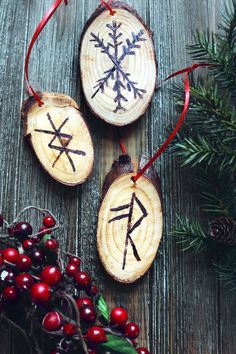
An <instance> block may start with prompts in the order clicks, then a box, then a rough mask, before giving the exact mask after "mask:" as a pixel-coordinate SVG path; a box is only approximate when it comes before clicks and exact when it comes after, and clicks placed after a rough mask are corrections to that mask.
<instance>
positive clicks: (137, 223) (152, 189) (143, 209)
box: [97, 155, 162, 283]
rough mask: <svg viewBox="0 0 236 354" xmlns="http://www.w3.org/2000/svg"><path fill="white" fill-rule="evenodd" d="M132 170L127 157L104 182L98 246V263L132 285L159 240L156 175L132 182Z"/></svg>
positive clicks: (144, 268) (159, 209) (149, 263)
mask: <svg viewBox="0 0 236 354" xmlns="http://www.w3.org/2000/svg"><path fill="white" fill-rule="evenodd" d="M124 159H126V161H124ZM140 167H141V166H140ZM133 171H134V170H133V166H132V164H131V162H130V159H129V157H128V156H127V155H123V156H121V157H120V160H119V161H116V162H115V163H114V164H113V167H112V171H111V172H110V173H109V174H108V175H107V177H106V179H105V183H104V194H103V200H102V204H101V207H100V210H99V217H98V228H97V247H98V252H99V256H100V259H101V262H102V263H103V265H104V267H105V269H106V271H107V272H108V273H109V274H110V275H111V276H112V277H113V278H115V279H116V280H117V281H119V282H122V283H132V282H134V281H136V280H137V279H139V278H140V277H141V276H143V274H144V273H146V271H147V270H148V269H149V268H150V266H151V264H152V262H153V260H154V258H155V256H156V253H157V250H158V247H159V243H160V240H161V237H162V206H161V199H160V189H159V182H158V178H157V175H156V174H155V173H154V171H152V170H149V173H148V175H145V176H142V177H141V178H140V179H139V180H138V181H137V182H136V183H133V182H132V181H131V177H132V176H133V175H134V173H133Z"/></svg>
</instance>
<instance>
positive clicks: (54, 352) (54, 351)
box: [50, 349, 62, 354]
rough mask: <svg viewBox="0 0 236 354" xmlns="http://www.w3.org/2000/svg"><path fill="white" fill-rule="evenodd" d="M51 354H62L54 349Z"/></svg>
mask: <svg viewBox="0 0 236 354" xmlns="http://www.w3.org/2000/svg"><path fill="white" fill-rule="evenodd" d="M50 354H62V353H61V351H60V350H59V349H54V350H53V351H51V352H50Z"/></svg>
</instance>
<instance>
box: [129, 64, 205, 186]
mask: <svg viewBox="0 0 236 354" xmlns="http://www.w3.org/2000/svg"><path fill="white" fill-rule="evenodd" d="M207 66H211V65H210V64H193V65H192V66H190V67H188V68H185V69H182V70H179V71H176V72H174V73H173V74H171V75H169V76H168V77H167V78H166V79H164V80H163V82H164V81H167V80H169V79H171V78H172V77H175V76H177V75H180V74H184V73H186V78H185V100H184V108H183V111H182V113H181V115H180V117H179V120H178V122H177V124H176V126H175V128H174V130H173V131H172V132H171V134H170V135H169V136H168V138H167V139H166V141H165V142H164V144H163V145H162V146H161V147H160V148H159V149H158V151H157V152H156V153H155V154H154V155H153V157H152V158H151V159H150V160H149V161H148V162H147V164H146V165H145V166H144V167H143V168H142V169H141V170H140V171H139V172H138V173H137V174H136V176H133V177H132V181H133V182H136V181H137V180H138V179H139V178H140V177H141V176H142V175H143V174H144V172H145V171H146V170H147V169H148V168H149V167H151V165H152V164H153V163H154V161H156V159H157V158H158V157H159V156H160V155H161V154H162V153H163V152H164V151H165V150H166V148H167V146H168V145H169V144H170V143H171V141H172V140H173V139H174V137H175V136H176V134H177V133H178V131H179V129H180V127H181V125H182V123H183V121H184V118H185V116H186V114H187V112H188V108H189V101H190V84H189V74H190V73H191V72H192V71H193V70H195V69H198V68H199V67H207Z"/></svg>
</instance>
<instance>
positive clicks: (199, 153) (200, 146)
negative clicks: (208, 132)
mask: <svg viewBox="0 0 236 354" xmlns="http://www.w3.org/2000/svg"><path fill="white" fill-rule="evenodd" d="M172 151H175V152H176V155H178V156H181V157H182V158H183V162H182V165H183V166H189V167H194V166H196V165H198V164H204V166H205V167H206V168H207V167H209V166H214V167H215V168H216V170H217V171H218V172H219V173H221V172H223V171H225V170H229V171H232V172H234V171H235V170H236V149H235V146H234V144H233V143H232V145H231V144H230V143H228V144H226V143H224V142H220V141H218V142H217V143H216V142H214V141H213V142H211V141H210V140H209V139H208V138H206V137H204V136H200V135H198V136H197V137H195V138H192V137H189V138H187V137H185V138H184V139H183V140H181V141H178V142H177V143H176V144H175V147H173V149H172Z"/></svg>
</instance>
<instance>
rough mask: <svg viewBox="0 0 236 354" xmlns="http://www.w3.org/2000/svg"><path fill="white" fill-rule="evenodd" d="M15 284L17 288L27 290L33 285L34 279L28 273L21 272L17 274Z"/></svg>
mask: <svg viewBox="0 0 236 354" xmlns="http://www.w3.org/2000/svg"><path fill="white" fill-rule="evenodd" d="M15 284H16V287H17V288H18V289H19V290H29V289H30V288H32V286H33V285H34V279H33V277H32V276H31V275H30V274H28V273H22V274H19V275H17V277H16V279H15Z"/></svg>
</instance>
